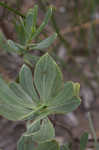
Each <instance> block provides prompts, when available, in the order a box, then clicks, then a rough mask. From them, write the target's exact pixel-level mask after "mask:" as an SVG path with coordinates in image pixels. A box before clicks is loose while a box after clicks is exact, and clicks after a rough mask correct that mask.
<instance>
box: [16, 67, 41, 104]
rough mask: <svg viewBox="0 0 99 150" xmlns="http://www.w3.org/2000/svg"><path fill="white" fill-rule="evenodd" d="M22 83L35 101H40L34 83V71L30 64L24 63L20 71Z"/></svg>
mask: <svg viewBox="0 0 99 150" xmlns="http://www.w3.org/2000/svg"><path fill="white" fill-rule="evenodd" d="M19 79H20V84H21V86H22V88H23V89H24V91H25V92H26V93H27V94H28V95H29V96H31V98H32V100H33V101H34V102H35V103H39V97H38V95H37V93H36V91H35V88H34V85H33V78H32V72H31V70H30V69H29V67H28V66H26V65H23V66H22V68H21V71H20V73H19Z"/></svg>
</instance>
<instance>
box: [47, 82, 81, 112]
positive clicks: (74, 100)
mask: <svg viewBox="0 0 99 150" xmlns="http://www.w3.org/2000/svg"><path fill="white" fill-rule="evenodd" d="M75 85H76V86H78V83H76V84H75V83H73V82H67V83H65V84H64V88H63V89H62V90H61V91H60V92H59V94H58V95H57V96H56V97H54V98H52V99H51V100H49V104H48V106H49V107H48V110H49V111H53V112H54V113H69V112H71V111H73V110H75V109H76V108H77V107H78V106H79V105H80V102H81V100H80V98H79V97H78V93H77V95H75V94H76V93H75V87H76V86H75ZM77 90H78V89H77Z"/></svg>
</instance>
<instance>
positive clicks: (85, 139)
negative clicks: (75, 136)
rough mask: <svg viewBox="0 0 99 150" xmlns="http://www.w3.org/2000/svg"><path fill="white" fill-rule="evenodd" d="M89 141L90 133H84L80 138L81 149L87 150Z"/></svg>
mask: <svg viewBox="0 0 99 150" xmlns="http://www.w3.org/2000/svg"><path fill="white" fill-rule="evenodd" d="M87 142H88V133H86V132H85V133H83V135H82V136H81V139H80V150H85V149H86V146H87Z"/></svg>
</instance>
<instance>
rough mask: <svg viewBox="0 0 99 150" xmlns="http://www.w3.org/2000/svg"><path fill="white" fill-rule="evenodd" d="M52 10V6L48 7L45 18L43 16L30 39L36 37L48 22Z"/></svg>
mask: <svg viewBox="0 0 99 150" xmlns="http://www.w3.org/2000/svg"><path fill="white" fill-rule="evenodd" d="M52 11H53V8H52V7H50V8H49V9H48V11H47V13H46V15H45V18H44V20H43V22H42V24H41V25H40V27H39V28H38V29H37V30H36V32H35V33H34V34H33V35H32V39H34V38H36V37H37V36H38V35H39V34H40V33H41V31H42V30H43V29H44V28H45V26H46V25H47V24H48V22H49V20H50V18H51V16H52Z"/></svg>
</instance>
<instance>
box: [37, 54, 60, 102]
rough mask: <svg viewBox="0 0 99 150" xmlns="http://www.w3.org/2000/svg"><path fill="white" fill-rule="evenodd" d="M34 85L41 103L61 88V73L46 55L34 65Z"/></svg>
mask: <svg viewBox="0 0 99 150" xmlns="http://www.w3.org/2000/svg"><path fill="white" fill-rule="evenodd" d="M34 83H35V86H36V88H37V91H38V92H39V95H40V99H41V101H42V102H47V101H48V100H50V99H51V98H52V97H54V96H56V95H57V94H58V92H59V91H60V89H61V88H62V86H63V79H62V74H61V71H60V69H59V68H58V66H57V64H56V63H55V61H54V60H53V59H52V58H51V57H50V56H49V55H48V54H46V55H44V56H42V57H41V58H40V60H39V61H38V63H37V64H36V68H35V72H34Z"/></svg>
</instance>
